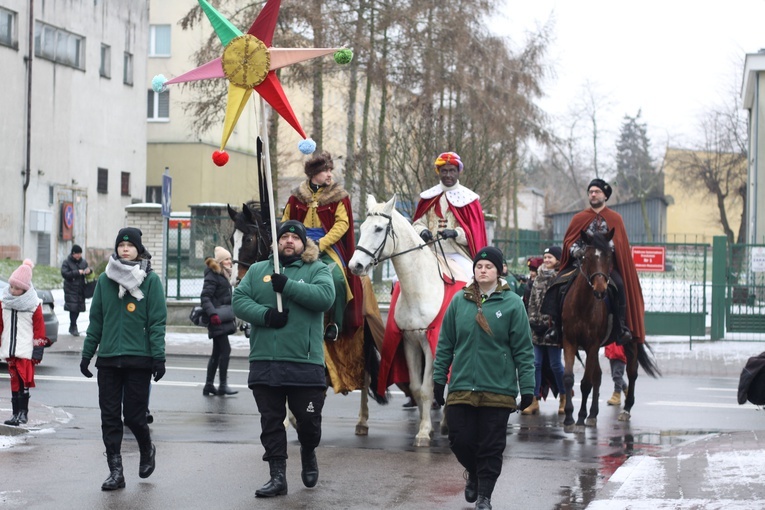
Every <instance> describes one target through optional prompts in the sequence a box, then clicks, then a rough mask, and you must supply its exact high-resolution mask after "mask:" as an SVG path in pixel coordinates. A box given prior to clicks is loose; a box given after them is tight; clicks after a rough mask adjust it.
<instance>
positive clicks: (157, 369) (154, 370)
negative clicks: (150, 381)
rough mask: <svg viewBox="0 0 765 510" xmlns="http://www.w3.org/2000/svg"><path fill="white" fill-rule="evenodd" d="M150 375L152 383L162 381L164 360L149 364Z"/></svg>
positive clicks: (156, 360)
mask: <svg viewBox="0 0 765 510" xmlns="http://www.w3.org/2000/svg"><path fill="white" fill-rule="evenodd" d="M151 374H152V375H153V376H154V382H157V381H159V380H160V379H162V377H164V375H165V360H163V359H155V360H154V361H153V362H152V364H151Z"/></svg>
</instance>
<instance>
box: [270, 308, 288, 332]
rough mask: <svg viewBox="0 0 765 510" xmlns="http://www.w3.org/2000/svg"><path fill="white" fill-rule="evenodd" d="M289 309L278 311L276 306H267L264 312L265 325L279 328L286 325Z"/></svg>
mask: <svg viewBox="0 0 765 510" xmlns="http://www.w3.org/2000/svg"><path fill="white" fill-rule="evenodd" d="M289 313H290V311H289V309H286V310H284V311H283V312H280V311H279V310H277V309H276V308H269V309H268V311H267V312H266V327H269V328H274V329H279V328H283V327H284V326H286V325H287V316H288V315H289Z"/></svg>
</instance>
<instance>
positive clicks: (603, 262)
mask: <svg viewBox="0 0 765 510" xmlns="http://www.w3.org/2000/svg"><path fill="white" fill-rule="evenodd" d="M580 237H581V239H582V240H583V241H584V243H585V250H584V256H583V257H582V260H581V265H580V269H581V271H582V274H583V275H584V276H585V278H587V283H589V284H590V287H592V291H593V293H594V294H595V298H596V299H599V300H602V299H605V297H606V293H607V292H608V281H609V279H610V276H609V275H610V274H611V268H612V267H613V254H612V252H611V245H610V242H611V239H613V237H614V229H611V230H609V231H608V233H607V234H601V233H599V232H597V233H595V234H593V235H592V236H591V235H589V234H587V232H585V231H582V232H581V233H580Z"/></svg>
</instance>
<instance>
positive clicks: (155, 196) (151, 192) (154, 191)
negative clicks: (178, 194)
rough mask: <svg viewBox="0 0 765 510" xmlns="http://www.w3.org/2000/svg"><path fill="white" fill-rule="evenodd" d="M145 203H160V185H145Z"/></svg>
mask: <svg viewBox="0 0 765 510" xmlns="http://www.w3.org/2000/svg"><path fill="white" fill-rule="evenodd" d="M146 203H147V204H161V203H162V186H146Z"/></svg>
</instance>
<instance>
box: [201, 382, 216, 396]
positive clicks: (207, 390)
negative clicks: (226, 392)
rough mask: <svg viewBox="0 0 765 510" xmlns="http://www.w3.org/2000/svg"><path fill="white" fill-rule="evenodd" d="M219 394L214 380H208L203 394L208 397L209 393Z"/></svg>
mask: <svg viewBox="0 0 765 510" xmlns="http://www.w3.org/2000/svg"><path fill="white" fill-rule="evenodd" d="M217 394H218V389H217V388H216V387H215V385H213V383H212V381H207V382H206V383H205V387H204V388H202V395H204V396H205V397H206V396H208V395H217Z"/></svg>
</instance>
